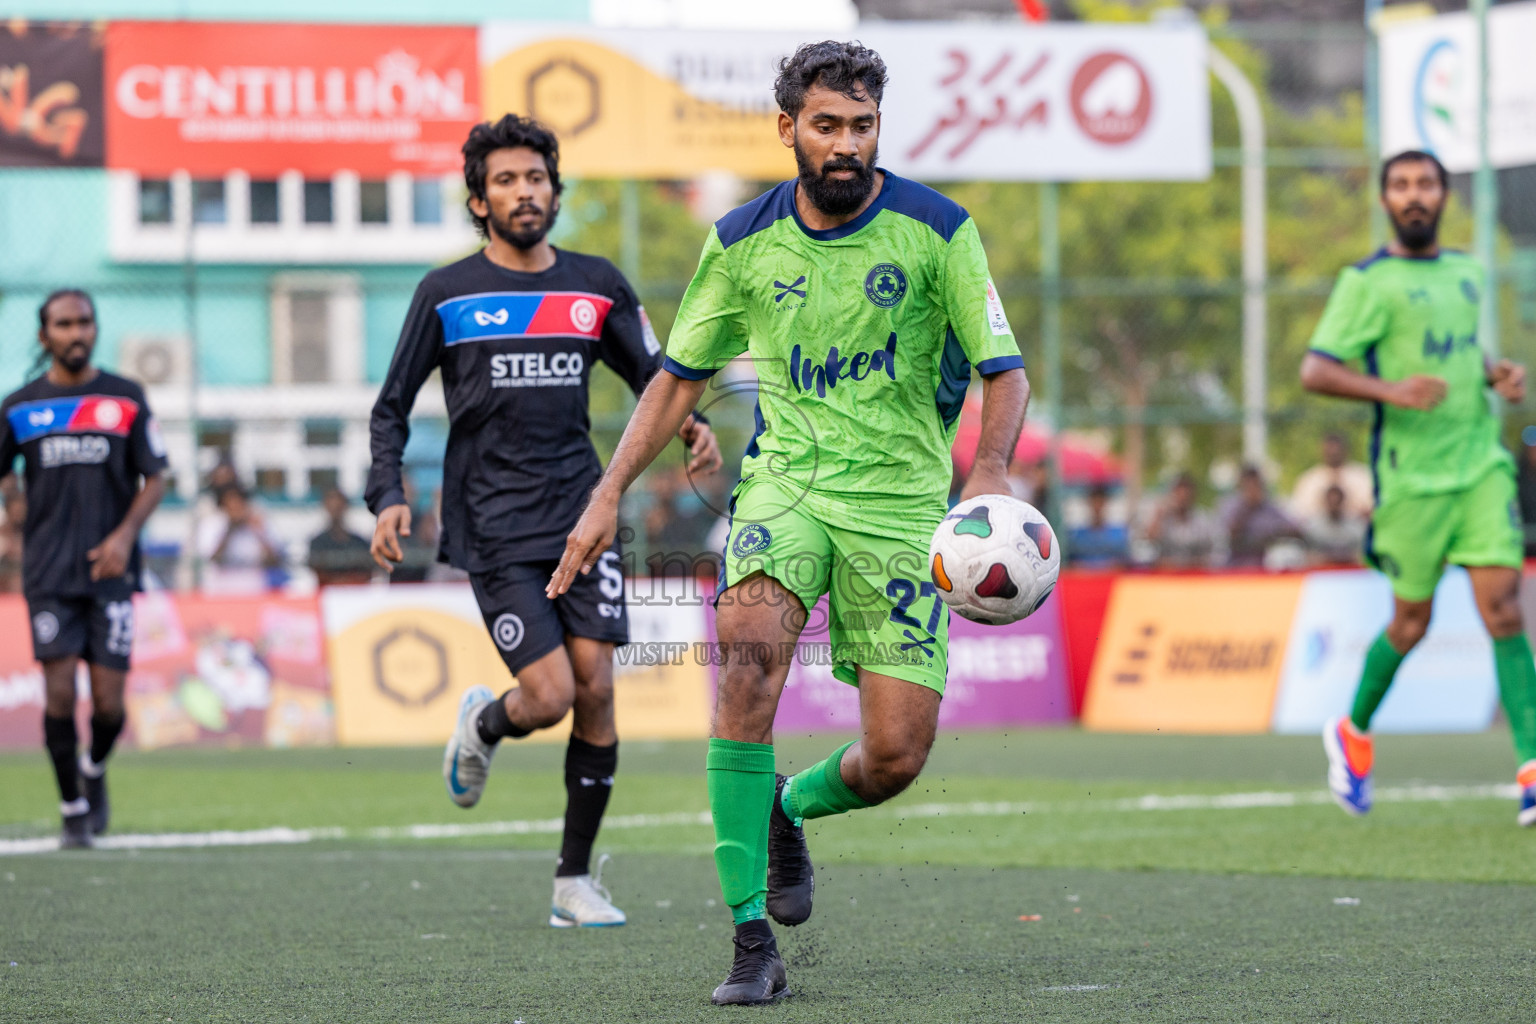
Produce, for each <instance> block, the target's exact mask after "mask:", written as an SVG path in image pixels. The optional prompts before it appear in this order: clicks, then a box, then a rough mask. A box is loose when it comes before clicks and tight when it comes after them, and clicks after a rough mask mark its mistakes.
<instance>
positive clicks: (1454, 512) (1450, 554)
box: [1365, 466, 1525, 601]
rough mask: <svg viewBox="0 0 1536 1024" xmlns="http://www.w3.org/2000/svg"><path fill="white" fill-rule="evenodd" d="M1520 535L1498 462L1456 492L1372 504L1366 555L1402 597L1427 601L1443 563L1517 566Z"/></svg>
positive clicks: (1510, 483) (1511, 485)
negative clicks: (1470, 484)
mask: <svg viewBox="0 0 1536 1024" xmlns="http://www.w3.org/2000/svg"><path fill="white" fill-rule="evenodd" d="M1524 553H1525V537H1524V529H1523V528H1522V526H1521V522H1520V506H1519V504H1518V503H1517V502H1516V500H1515V477H1514V474H1513V473H1511V472H1510V471H1509V469H1508V468H1507V467H1504V466H1500V467H1498V468H1496V469H1494V470H1492V471H1490V472H1488V473H1487V474H1485V475H1484V476H1483V478H1482V479H1481V480H1479V481H1478V482H1477V483H1475V484H1473V485H1472V486H1471V487H1468V488H1467V489H1465V490H1461V491H1450V492H1448V493H1446V494H1424V495H1417V496H1413V497H1406V498H1399V499H1397V500H1395V501H1392V502H1389V503H1388V504H1385V505H1382V506H1380V507H1379V508H1377V509H1376V511H1375V513H1374V514H1373V515H1372V516H1371V529H1370V532H1369V533H1367V534H1366V540H1365V557H1366V561H1368V562H1369V563H1370V564H1371V565H1373V566H1375V567H1376V568H1378V569H1380V570H1381V571H1382V572H1384V573H1386V574H1387V577H1388V578H1389V579H1390V580H1391V581H1392V592H1393V593H1394V594H1396V595H1397V596H1398V597H1400V598H1402V599H1403V600H1404V601H1427V600H1429V599H1430V598H1431V597H1433V596H1434V594H1435V585H1436V584H1437V583H1439V582H1440V574H1441V573H1442V572H1444V571H1445V566H1446V565H1447V564H1450V565H1464V566H1486V565H1499V566H1506V567H1508V568H1511V569H1519V568H1520V567H1521V565H1522V564H1523V561H1524Z"/></svg>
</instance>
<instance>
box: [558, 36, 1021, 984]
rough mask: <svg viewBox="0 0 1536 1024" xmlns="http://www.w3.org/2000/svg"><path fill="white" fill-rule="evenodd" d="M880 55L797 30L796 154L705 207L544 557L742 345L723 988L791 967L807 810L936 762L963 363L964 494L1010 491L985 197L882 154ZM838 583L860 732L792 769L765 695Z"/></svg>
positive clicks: (726, 741) (721, 786)
mask: <svg viewBox="0 0 1536 1024" xmlns="http://www.w3.org/2000/svg"><path fill="white" fill-rule="evenodd" d="M885 78H886V71H885V65H884V63H883V62H882V61H881V59H880V57H879V55H878V54H876V53H874V52H873V51H871V50H868V49H866V48H864V47H862V46H859V45H858V44H856V43H838V42H821V43H813V44H807V45H806V46H802V47H801V48H800V49H799V50H798V51H796V53H795V54H794V55H793V56H792V57H789V58H786V59H785V60H784V61H782V62H781V63H780V67H779V77H778V81H777V82H776V84H775V97H776V99H777V101H778V104H779V108H780V110H781V113H780V114H779V135H780V138H781V139H782V141H783V142H784V144H785V145H786V146H789V147H792V148H793V149H794V152H795V159H796V162H797V164H798V168H799V175H798V178H797V180H794V181H787V182H784V183H782V184H780V185H778V186H776V187H775V188H773V189H771V190H770V191H768V192H767V193H765V194H764V195H762V196H760V197H759V198H757V199H756V200H754V201H752V202H751V203H748V204H747V205H746V206H743V207H741V208H739V209H737V210H735V211H734V212H732V213H730V214H728V215H727V216H725V217H724V218H722V219H721V220H720V221H718V222H717V223H716V224H715V226H714V230H713V231H711V233H710V236H709V239H708V241H706V242H705V245H704V254H703V257H702V259H701V260H700V262H699V268H698V271H697V273H696V274H695V275H694V278H693V282H692V283H691V284H690V285H689V287H688V291H687V293H686V294H685V295H684V297H683V302H682V307H681V309H680V310H679V312H678V316H677V323H676V326H675V327H674V328H673V331H672V336H671V343H670V346H669V350H668V354H667V359H666V363H665V364H664V369H663V371H662V372H661V373H660V374H658V375H657V377H656V379H655V380H654V381H652V383H651V385H650V386H649V387H648V388H647V389H646V391H645V394H644V395H643V397H642V398H641V400H640V404H639V407H638V408H637V409H636V411H635V415H634V417H633V419H631V421H630V424H629V427H628V429H626V430H625V432H624V437H623V439H622V440H621V441H620V443H619V447H618V450H617V451H616V452H615V453H614V456H613V459H612V461H611V462H610V463H609V465H608V469H607V471H606V472H605V473H604V475H603V478H602V479H601V481H600V482H599V483H598V484H597V486H596V488H594V490H593V492H592V497H591V501H590V503H589V505H588V506H587V510H586V512H585V513H584V514H583V516H582V518H581V520H580V521H579V522H578V523H577V525H576V528H575V529H574V530H573V531H572V532H571V535H570V539H569V542H568V544H567V546H566V551H565V556H564V558H563V559H562V561H561V563H560V566H559V568H558V569H557V571H556V572H555V575H554V577H553V578H552V579H551V581H550V593H551V595H554V594H558V593H562V592H564V590H565V588H566V587H568V586H569V585H570V584H571V581H572V578H573V576H574V574H575V573H576V572H577V571H578V570H580V571H582V572H587V571H589V570H590V569H591V568H592V565H593V563H594V561H595V560H596V559H597V557H598V555H599V554H600V553H601V552H602V551H604V550H605V549H606V547H607V545H608V544H609V543H610V542H611V540H612V538H613V536H614V532H615V530H616V528H617V518H616V517H617V510H618V502H619V496H620V495H621V494H622V493H623V491H624V489H625V488H626V487H627V486H628V485H629V484H630V483H632V482H633V481H634V480H635V478H636V477H637V476H638V475H639V473H640V472H641V470H643V469H644V468H645V467H646V466H647V465H648V464H649V463H650V462H651V460H652V459H654V458H655V457H656V455H657V454H658V453H659V452H660V451H661V450H662V448H663V447H664V445H665V442H666V440H667V439H668V438H669V437H670V436H671V435H672V434H673V433H675V432H676V430H677V427H678V425H679V424H680V423H681V422H682V419H683V417H684V416H686V415H687V413H688V411H689V410H691V409H692V408H693V406H694V403H695V402H696V401H697V399H698V397H699V395H700V394H701V393H702V392H703V390H704V388H705V385H706V383H707V382H708V380H709V378H710V377H711V376H712V375H714V374H715V373H716V372H717V371H719V370H720V369H721V368H722V367H724V366H725V364H726V363H727V362H729V361H730V360H732V359H733V358H735V357H737V356H739V355H741V354H743V353H746V354H748V355H749V356H750V357H751V358H752V360H753V362H754V363H755V368H756V372H757V376H758V385H757V387H758V408H757V428H758V429H757V434H756V435H755V436H754V437H753V439H752V441H751V443H750V444H749V445H748V446H747V450H746V454H745V456H744V458H743V460H742V468H741V482H740V483H739V484H738V485H737V487H736V490H735V492H734V494H733V495H732V498H731V528H730V532H729V535H728V538H727V541H726V548H725V553H724V560H723V564H722V566H721V581H720V587H719V589H718V592H717V597H716V630H717V633H718V638H719V641H720V643H721V651H722V654H723V656H724V663H723V665H722V667H721V669H720V675H719V688H718V694H717V697H716V706H715V717H714V725H713V729H712V731H711V739H710V742H709V754H708V762H707V766H706V767H707V772H706V774H707V778H708V788H709V803H710V810H711V813H712V815H713V818H714V825H715V864H716V867H717V869H718V871H719V874H720V884H721V888H722V890H723V892H724V895H725V900H726V902H727V903H728V904H729V905H730V907H731V912H732V915H733V916H734V918H735V922H736V936H735V959H734V962H733V964H732V966H731V970H730V973H729V975H728V976H727V978H726V980H725V982H724V983H723V984H721V985H720V987H719V988H717V989H716V990H715V992H714V996H713V1000H714V1002H716V1003H722V1004H723V1003H761V1002H771V1001H773V1000H775V999H777V998H779V997H780V996H783V995H785V994H787V992H788V986H787V980H786V978H785V973H784V964H783V961H782V959H780V957H779V954H778V948H777V944H776V942H775V940H774V936H773V931H772V929H771V928H770V927H769V925H768V921H767V917H768V915H769V914H772V915H773V917H774V918H775V919H776V920H778V921H779V922H780V923H782V924H789V925H793V924H799V923H801V922H802V921H804V920H805V919H806V918H807V917H809V916H810V912H811V895H812V890H813V887H814V880H813V876H812V869H811V861H810V854H809V852H808V851H807V849H806V846H805V835H804V832H803V831H802V830H801V828H800V822H801V821H802V820H803V819H805V818H819V817H824V816H827V815H832V814H839V813H842V812H845V811H851V810H854V809H856V808H862V807H869V806H872V805H874V804H878V803H881V802H882V801H885V800H888V799H890V798H891V797H893V796H895V795H896V794H898V793H900V792H901V791H902V790H904V789H905V788H906V787H907V786H908V785H909V784H910V783H911V782H912V780H913V779H914V778H916V776H917V774H918V772H919V771H920V770H921V769H922V767H923V763H924V761H925V760H926V759H927V756H928V751H929V748H930V747H931V746H932V744H933V739H934V732H935V729H936V728H937V723H938V714H939V699H940V697H941V696H942V694H943V692H944V680H945V668H946V657H947V640H948V609H947V608H946V606H945V605H944V604H943V603H942V602H941V601H940V599H939V596H938V593H937V592H936V591H935V589H934V585H933V582H932V580H931V578H930V577H929V573H928V570H927V552H928V544H929V541H930V539H931V537H932V535H933V531H934V528H935V527H936V526H937V525H938V523H939V521H940V519H941V518H942V517H943V515H944V513H945V511H946V502H945V498H946V493H947V491H948V487H949V480H950V456H949V447H950V444H951V442H952V441H953V439H954V435H955V423H956V421H957V419H958V417H959V415H960V407H961V404H962V402H963V401H964V398H965V393H966V389H967V387H968V386H969V384H970V381H971V371H972V369H973V368H974V369H976V370H977V371H978V372H979V373H980V374H981V377H982V380H983V396H984V401H985V404H984V407H983V411H982V434H981V438H980V441H979V443H978V446H977V455H976V464H975V468H974V469H973V470H972V473H971V476H970V479H969V481H968V482H967V484H966V487H965V492H964V493H965V497H972V496H975V495H978V494H1007V493H1008V492H1009V488H1008V482H1007V478H1006V471H1007V464H1008V458H1009V455H1010V453H1011V452H1012V451H1013V448H1014V445H1015V444H1016V443H1017V441H1018V436H1019V431H1020V429H1021V428H1022V426H1023V422H1024V409H1025V406H1026V404H1027V403H1028V399H1029V384H1028V381H1027V380H1026V379H1025V375H1024V368H1023V367H1024V361H1023V358H1022V357H1021V356H1020V355H1019V348H1018V344H1017V343H1016V342H1015V340H1014V337H1013V332H1012V330H1011V329H1010V328H1009V326H1008V321H1007V318H1006V317H1005V316H1004V315H1003V310H1002V305H1001V303H1000V302H999V300H998V298H997V293H996V291H995V289H994V288H993V287H992V283H991V281H990V280H989V278H988V276H987V261H986V256H985V254H984V253H983V251H982V248H981V241H980V238H979V236H978V235H977V231H976V225H975V222H973V221H972V220H971V218H970V217H969V215H968V214H967V213H966V212H965V211H964V210H963V209H961V208H960V207H959V206H957V205H955V204H954V203H953V202H951V201H950V200H948V199H946V198H945V197H944V196H942V195H940V194H939V193H937V192H935V191H933V190H932V189H929V188H926V187H924V186H922V185H919V184H917V183H916V182H912V181H908V180H905V179H903V178H899V177H897V176H896V175H894V174H891V173H889V172H887V171H883V170H881V169H879V168H878V167H876V164H875V159H876V147H877V143H878V139H879V134H880V97H881V94H882V92H883V91H884V86H885ZM823 594H828V595H829V602H828V603H829V622H828V626H829V633H830V637H829V639H830V641H831V657H832V659H833V662H834V673H835V674H836V675H837V677H838V678H840V679H842V680H843V681H844V682H847V683H851V684H853V685H855V686H858V687H859V691H860V693H859V701H860V716H861V721H862V726H861V735H860V738H859V740H858V741H857V742H855V743H850V744H847V745H845V746H843V747H841V748H839V749H838V750H836V751H834V752H833V753H832V754H831V756H829V757H828V758H827V759H826V760H824V761H822V762H820V763H818V764H816V765H814V766H813V767H811V768H808V769H806V770H805V771H802V772H800V773H799V774H797V775H795V776H794V777H793V778H789V779H786V778H784V777H783V776H776V774H775V771H774V750H773V719H774V712H775V710H776V708H777V706H778V701H779V695H780V693H781V692H782V690H783V687H784V682H785V678H786V676H787V675H788V672H789V667H790V661H791V659H792V658H793V657H794V651H795V647H796V642H797V641H798V639H799V637H800V635H801V631H802V629H803V628H804V626H805V624H806V620H807V613H808V610H810V609H812V608H813V607H814V606H815V605H816V602H817V600H818V599H819V598H820V597H821V596H822V595H823ZM818 629H819V627H818Z"/></svg>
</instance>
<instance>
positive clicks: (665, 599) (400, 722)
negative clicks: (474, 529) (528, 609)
mask: <svg viewBox="0 0 1536 1024" xmlns="http://www.w3.org/2000/svg"><path fill="white" fill-rule="evenodd" d="M630 582H631V586H632V587H635V588H638V590H637V592H638V595H639V596H638V597H637V598H636V599H634V600H631V602H630V635H631V637H632V638H633V639H634V640H636V641H638V643H636V644H631V645H629V646H628V647H624V648H620V650H619V652H618V654H617V656H616V657H615V659H614V660H615V666H614V707H615V715H616V717H617V720H618V727H619V734H620V735H621V736H622V737H624V738H627V739H682V738H698V737H703V736H705V735H707V734H708V731H709V690H708V678H707V676H706V674H705V668H704V665H703V664H701V663H700V661H699V660H698V659H697V658H696V657H695V654H696V650H695V648H696V647H697V645H698V644H699V642H700V641H702V640H703V636H704V626H703V613H702V611H701V610H700V607H699V605H698V604H697V603H695V604H693V605H691V606H690V605H685V604H680V603H679V602H678V601H677V598H678V597H679V596H680V593H681V587H682V584H678V585H677V587H673V586H671V585H669V584H670V581H669V582H668V583H663V582H662V581H656V582H655V583H652V582H651V581H649V580H638V581H633V580H632V581H630ZM320 602H321V607H322V609H323V610H324V616H325V629H326V635H327V637H328V639H329V653H330V663H331V670H332V679H333V680H334V687H335V693H336V736H337V740H338V742H340V743H341V744H342V745H344V746H396V745H415V744H435V743H444V742H446V741H447V739H448V737H449V735H450V734H451V733H452V731H453V726H454V714H455V712H456V711H457V709H458V702H459V695H460V694H461V693H463V691H464V690H466V689H468V688H469V687H471V686H475V685H478V684H484V685H486V686H489V687H490V688H491V689H492V690H494V691H496V692H498V693H500V692H502V691H504V690H506V689H507V688H509V687H511V686H512V685H514V680H513V678H512V676H511V674H510V673H508V672H507V668H506V665H505V664H504V663H503V662H502V660H501V655H500V653H499V652H498V651H497V649H496V645H495V642H493V640H492V638H491V635H490V634H489V633H488V632H487V631H486V627H485V622H484V620H483V619H482V618H481V615H480V609H479V607H478V606H477V605H476V603H475V596H474V592H473V591H472V590H471V589H470V586H469V584H467V583H452V584H407V585H401V586H392V587H387V588H385V587H372V586H358V587H328V588H326V589H325V590H324V591H323V592H322V593H321V597H320ZM492 627H493V628H494V629H495V630H496V632H497V636H498V638H501V639H502V641H503V642H506V643H515V642H516V639H513V638H517V639H520V638H521V635H522V632H523V625H522V623H521V621H520V620H517V619H516V617H515V616H512V615H505V616H502V617H501V618H500V619H498V620H497V621H496V622H494V623H492ZM569 734H570V716H569V715H567V716H566V719H565V721H564V722H562V723H561V724H560V725H558V726H556V727H555V728H553V729H547V730H543V731H541V732H537V733H535V734H534V735H533V736H530V737H529V738H528V740H529V741H535V742H537V741H544V742H554V741H559V742H564V741H565V739H566V737H567V736H569ZM525 742H526V741H525Z"/></svg>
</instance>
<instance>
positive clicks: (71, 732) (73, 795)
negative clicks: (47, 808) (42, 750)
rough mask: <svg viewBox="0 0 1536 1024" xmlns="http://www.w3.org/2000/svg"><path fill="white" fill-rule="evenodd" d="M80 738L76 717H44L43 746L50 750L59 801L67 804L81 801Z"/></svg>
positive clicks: (49, 754)
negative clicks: (76, 729)
mask: <svg viewBox="0 0 1536 1024" xmlns="http://www.w3.org/2000/svg"><path fill="white" fill-rule="evenodd" d="M79 743H80V737H79V736H78V735H77V734H76V732H75V716H74V715H66V716H63V717H61V718H55V717H53V716H52V715H49V714H44V715H43V745H44V746H46V747H47V748H48V758H49V760H51V761H52V762H53V775H54V778H56V779H57V780H58V783H59V799H60V800H62V801H64V802H65V803H66V804H69V803H74V802H75V801H76V800H79V799H80V765H79V764H78V763H77V762H76V761H75V758H76V757H78V756H79V752H78V751H77V750H76V747H77V746H78V745H79Z"/></svg>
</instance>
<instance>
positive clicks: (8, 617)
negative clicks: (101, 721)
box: [0, 591, 335, 750]
mask: <svg viewBox="0 0 1536 1024" xmlns="http://www.w3.org/2000/svg"><path fill="white" fill-rule="evenodd" d="M0 625H3V626H4V628H6V629H7V630H8V631H9V632H8V633H7V635H9V636H14V637H26V636H27V635H28V628H27V612H26V602H25V601H23V600H22V599H21V598H20V597H6V598H3V599H0ZM323 641H324V638H323V636H322V634H321V628H320V610H319V607H318V605H317V604H316V602H315V601H314V600H313V599H312V598H282V597H259V598H257V597H253V598H238V599H217V598H214V599H210V598H207V597H198V596H190V595H189V596H180V595H173V594H169V593H166V592H163V591H160V592H155V593H148V594H139V595H137V596H136V597H135V599H134V641H133V643H134V650H133V668H132V670H131V671H130V672H129V673H128V686H127V703H128V728H127V731H126V732H125V734H124V736H123V740H122V742H123V743H124V744H125V745H127V746H132V747H136V748H138V749H140V750H150V749H155V748H159V747H173V746H196V745H205V746H207V745H211V746H229V745H252V746H263V745H264V746H271V747H292V746H313V745H321V744H329V743H331V742H333V741H334V739H335V730H334V723H333V716H332V711H331V696H330V687H329V683H328V680H327V677H326V669H325V660H324V656H323V648H324V642H323ZM79 693H80V697H81V700H82V707H81V715H82V720H83V719H84V716H86V715H88V714H89V709H88V705H87V704H85V703H84V702H85V701H86V700H87V699H88V696H89V684H88V683H87V681H86V675H85V670H84V668H83V667H82V670H81V674H80V681H79ZM42 713H43V675H42V670H41V669H40V668H39V667H38V665H37V663H36V662H35V661H33V660H32V650H31V645H30V644H28V643H20V644H12V645H10V646H9V647H7V648H6V649H5V650H4V651H3V652H0V746H22V747H29V748H30V747H34V746H37V745H39V744H41V742H42V735H41V730H42V726H41V721H42ZM84 735H88V734H87V733H82V736H84Z"/></svg>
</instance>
